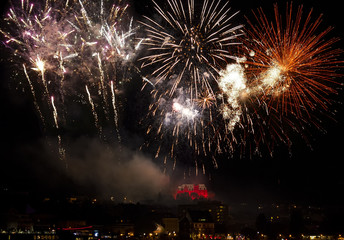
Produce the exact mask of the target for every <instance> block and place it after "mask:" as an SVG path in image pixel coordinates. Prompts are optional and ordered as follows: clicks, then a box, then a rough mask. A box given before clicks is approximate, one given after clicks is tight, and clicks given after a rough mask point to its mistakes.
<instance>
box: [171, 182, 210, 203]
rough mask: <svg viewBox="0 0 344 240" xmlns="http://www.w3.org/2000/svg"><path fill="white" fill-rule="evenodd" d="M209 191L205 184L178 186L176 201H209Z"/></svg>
mask: <svg viewBox="0 0 344 240" xmlns="http://www.w3.org/2000/svg"><path fill="white" fill-rule="evenodd" d="M208 197H209V196H208V190H207V188H206V186H205V185H204V184H182V185H181V186H178V190H177V193H176V197H175V198H176V199H181V198H191V199H192V200H195V199H208Z"/></svg>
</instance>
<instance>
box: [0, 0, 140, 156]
mask: <svg viewBox="0 0 344 240" xmlns="http://www.w3.org/2000/svg"><path fill="white" fill-rule="evenodd" d="M18 3H19V4H18V5H12V7H11V8H10V9H9V13H8V14H7V16H6V18H5V21H6V28H4V29H1V30H0V33H1V34H2V35H3V36H4V38H5V40H4V44H5V46H6V47H7V48H9V49H10V50H12V53H13V62H14V63H16V62H21V63H22V66H23V67H22V68H21V69H23V72H24V74H25V77H26V79H27V81H28V83H29V87H30V91H31V93H32V96H33V101H34V105H35V107H36V110H37V112H38V113H39V115H40V117H41V119H42V122H43V123H44V125H45V127H46V128H47V127H49V126H50V127H51V128H53V129H56V130H60V129H61V128H63V127H64V126H65V124H67V123H68V121H71V122H74V119H68V118H69V114H70V111H73V110H70V109H69V108H70V107H71V104H70V103H73V102H79V103H89V104H90V106H91V107H90V108H89V109H91V111H92V114H93V116H94V124H95V126H96V128H97V129H98V132H99V135H100V136H102V133H103V132H102V129H103V127H102V125H105V124H106V125H110V122H112V124H114V129H116V131H115V132H113V133H114V134H116V135H117V139H118V141H120V140H121V138H120V135H119V123H118V109H117V105H116V102H118V101H115V94H116V92H118V91H119V89H120V87H121V86H122V85H123V83H125V82H126V81H128V80H129V78H130V76H129V75H128V74H127V73H128V69H129V68H130V67H131V66H132V64H131V62H132V61H133V59H134V58H135V54H136V51H138V50H139V47H140V44H141V42H142V40H141V41H137V42H136V41H135V37H134V34H135V27H134V26H133V25H134V24H133V19H132V18H130V16H129V14H128V12H127V9H128V7H129V6H128V4H125V3H124V2H122V1H121V0H119V1H117V2H116V3H114V4H112V3H110V1H105V0H101V1H99V2H97V3H92V2H89V1H83V0H45V1H44V2H42V4H41V5H40V4H33V3H30V2H29V1H28V0H21V1H20V2H18ZM85 89H86V91H85ZM51 96H54V97H51ZM66 101H68V102H66ZM51 113H52V114H51ZM57 113H59V116H58V115H57ZM72 113H73V112H72ZM111 116H113V117H111ZM58 140H59V145H60V146H61V143H62V140H61V135H60V134H58ZM61 149H62V148H61ZM61 149H60V152H61V153H62V152H63V149H62V150H61ZM63 154H64V152H63Z"/></svg>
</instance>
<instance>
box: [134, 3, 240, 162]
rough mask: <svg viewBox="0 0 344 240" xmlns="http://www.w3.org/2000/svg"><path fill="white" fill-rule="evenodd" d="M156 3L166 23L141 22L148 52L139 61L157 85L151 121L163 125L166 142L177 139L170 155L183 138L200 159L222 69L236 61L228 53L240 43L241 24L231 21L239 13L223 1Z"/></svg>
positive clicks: (206, 148)
mask: <svg viewBox="0 0 344 240" xmlns="http://www.w3.org/2000/svg"><path fill="white" fill-rule="evenodd" d="M153 3H154V8H155V10H156V11H157V13H158V14H159V15H160V17H161V21H158V20H154V19H151V18H148V17H145V21H144V22H142V24H143V26H144V27H145V30H146V32H147V36H145V41H143V43H142V44H143V45H145V46H146V47H147V52H148V53H147V55H146V56H143V57H142V58H141V59H140V61H141V62H142V65H141V68H143V69H149V70H150V72H151V74H150V75H149V77H147V78H148V79H149V81H147V80H148V79H147V78H146V79H147V80H145V85H147V83H149V85H148V86H153V90H152V91H151V95H152V97H153V103H152V104H151V106H150V116H154V117H155V119H156V121H157V122H158V123H157V125H158V126H157V127H156V129H157V133H158V134H159V135H160V139H161V140H163V137H165V136H166V135H169V134H171V135H172V136H173V139H174V140H173V143H172V145H171V147H170V155H171V156H173V155H174V149H175V145H176V144H177V143H180V141H184V140H183V139H184V138H185V139H187V140H186V141H187V144H188V145H189V146H191V147H192V148H194V150H195V152H196V153H197V154H200V152H201V151H202V152H204V153H205V152H206V151H209V148H210V146H209V144H210V142H211V140H210V139H208V136H209V132H210V131H213V129H212V128H211V127H209V126H210V125H211V124H208V123H207V122H211V121H212V120H213V116H212V113H213V112H214V111H213V108H215V106H216V102H217V91H218V87H217V78H218V76H219V71H220V69H221V64H223V63H225V59H235V57H234V56H232V55H231V54H230V52H229V51H228V48H230V47H231V46H232V45H236V44H238V43H237V42H236V38H237V36H238V35H240V32H239V30H240V28H241V25H238V26H237V25H232V22H231V20H232V19H233V17H234V16H235V15H236V14H237V13H234V14H230V8H229V7H228V3H227V2H225V3H222V2H221V1H212V0H211V1H208V0H205V1H204V2H203V4H202V6H199V5H198V4H197V5H195V2H194V0H188V1H181V0H169V1H167V3H168V7H167V9H166V10H164V9H163V8H162V7H160V6H159V5H158V4H157V3H156V2H154V1H153ZM152 128H153V127H152V126H150V127H149V128H148V131H151V129H152ZM159 150H160V147H159Z"/></svg>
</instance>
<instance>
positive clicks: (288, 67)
mask: <svg viewBox="0 0 344 240" xmlns="http://www.w3.org/2000/svg"><path fill="white" fill-rule="evenodd" d="M302 9H303V8H302V6H299V7H298V8H297V12H296V14H294V13H292V4H290V5H288V4H287V8H286V18H285V21H283V18H282V17H281V15H280V14H279V11H278V7H277V4H275V5H274V16H275V21H274V22H273V21H270V20H268V17H267V16H266V15H265V13H264V12H263V10H262V9H258V10H257V12H255V11H253V14H254V17H255V19H256V20H257V21H256V22H257V24H254V23H252V22H251V21H250V20H248V28H247V29H246V32H247V37H248V38H247V39H246V40H245V42H244V44H243V46H244V47H245V51H246V52H247V62H246V66H247V72H248V74H249V75H251V77H252V79H253V80H252V82H251V84H252V85H253V86H254V87H253V92H255V93H254V95H256V96H257V95H260V96H262V98H261V100H263V101H264V102H266V103H267V105H268V106H269V108H270V109H274V111H277V112H279V113H280V114H282V115H287V114H288V113H289V114H292V115H295V116H296V117H297V118H301V117H303V116H307V115H308V116H310V112H312V111H314V110H315V108H316V107H317V106H321V108H322V109H323V110H327V108H328V104H329V103H330V100H329V98H328V95H329V94H331V93H336V90H335V84H336V83H337V82H336V78H337V77H338V76H339V75H340V74H339V73H337V70H338V68H339V67H340V66H339V65H340V64H342V61H340V60H338V59H337V57H338V56H339V55H340V54H341V52H342V51H341V50H339V49H334V48H333V44H334V43H336V42H337V41H338V38H331V39H329V40H325V36H326V35H328V33H329V32H330V31H331V29H332V28H331V27H328V28H326V29H325V30H323V31H318V29H319V25H320V23H321V21H322V19H321V16H319V17H318V18H316V19H315V21H313V22H312V19H311V14H312V11H310V12H309V13H308V14H307V15H306V16H305V17H302Z"/></svg>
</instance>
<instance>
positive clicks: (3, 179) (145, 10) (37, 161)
mask: <svg viewBox="0 0 344 240" xmlns="http://www.w3.org/2000/svg"><path fill="white" fill-rule="evenodd" d="M13 2H15V1H13ZM159 2H163V1H159ZM273 3H274V1H272V0H269V1H267V0H264V1H263V0H261V1H257V0H255V1H235V0H232V1H231V6H232V9H233V11H234V10H235V11H236V10H240V11H241V14H240V16H239V17H238V18H237V20H236V21H238V23H240V21H244V18H243V16H244V15H249V14H250V11H251V9H256V8H257V7H260V6H262V7H263V8H264V9H266V12H268V11H270V12H271V11H272V6H273ZM299 3H302V4H304V5H305V11H306V12H307V10H308V9H310V8H311V7H313V8H314V16H317V15H319V14H321V13H323V14H324V16H323V19H324V20H323V22H324V23H323V25H324V26H327V25H331V26H333V27H334V30H333V31H332V33H331V34H332V35H331V36H338V37H342V35H343V32H344V31H343V30H344V25H343V23H342V21H341V20H340V19H341V10H340V7H338V5H337V2H336V1H335V0H330V1H326V2H325V1H319V0H317V1H315V0H313V1H311V0H307V1H294V4H295V5H296V4H299ZM1 4H2V5H1V9H3V8H4V7H3V5H4V1H2V2H1ZM279 4H280V5H283V4H284V1H279ZM132 5H133V9H134V10H135V12H136V17H137V18H140V15H141V14H147V15H149V14H151V13H152V3H150V1H148V0H138V1H136V2H134V3H133V4H132ZM3 12H6V11H3ZM338 45H339V47H342V48H343V46H344V45H343V40H341V42H340V43H339V44H338ZM1 54H2V55H3V56H4V58H3V59H2V61H1V73H2V74H1V83H0V87H1V90H0V112H1V114H0V116H1V118H0V121H1V122H0V128H1V129H0V132H1V140H2V141H1V145H0V159H1V162H0V164H1V168H0V175H1V176H0V187H1V188H10V189H18V190H23V191H37V192H44V191H47V192H51V191H52V190H51V189H53V191H56V192H58V191H61V192H73V191H76V192H79V193H83V192H87V189H88V188H93V189H98V188H99V186H97V183H96V181H89V182H88V181H86V182H87V183H85V181H83V179H86V178H87V177H84V178H81V177H80V178H78V179H76V178H73V177H70V175H68V174H67V177H66V174H65V173H64V172H63V170H61V166H60V165H61V164H58V165H55V164H52V163H51V159H46V158H49V157H50V154H51V153H48V154H47V153H46V152H45V151H46V150H45V147H44V146H45V145H46V142H49V141H50V140H51V136H48V137H47V136H46V135H45V134H44V130H43V127H42V126H41V124H40V119H39V117H38V116H37V114H36V111H35V109H34V106H33V103H32V99H31V98H30V97H31V96H30V94H25V93H23V91H22V88H23V86H21V85H20V84H19V85H18V82H17V81H16V77H15V76H13V74H12V73H11V70H12V69H13V65H11V63H9V61H8V58H7V55H6V54H5V51H4V48H3V47H2V49H1ZM11 66H12V67H11ZM340 81H342V80H340ZM133 88H134V89H135V87H133ZM138 96H139V95H138ZM138 96H136V97H138ZM342 96H343V91H340V92H339V95H338V96H335V97H334V98H336V100H337V101H339V102H343V101H342V100H343V97H342ZM135 100H137V99H131V101H130V100H129V102H130V103H134V102H135ZM133 109H135V107H133V108H132V109H130V111H132V112H134V110H133ZM333 111H336V115H335V117H334V118H335V120H334V121H332V120H326V118H325V119H324V122H323V127H324V129H326V131H327V132H326V133H320V132H317V131H314V133H313V134H312V137H311V138H312V140H311V142H312V149H310V148H309V147H308V146H307V145H306V144H305V143H304V142H303V141H302V140H300V139H299V137H297V136H295V138H294V141H293V147H292V155H291V156H290V154H289V153H288V150H287V149H286V148H285V147H284V146H280V147H277V148H276V151H275V154H274V156H273V157H270V155H269V154H266V153H264V152H263V153H262V156H260V157H256V156H255V157H252V158H238V157H237V156H234V157H231V156H223V157H221V158H220V159H219V169H217V170H210V173H211V181H209V177H208V175H207V176H205V177H204V179H205V180H204V181H206V182H207V184H208V186H209V187H210V189H211V190H212V191H213V192H215V194H216V195H217V196H218V197H219V198H221V199H226V200H228V201H257V202H259V201H283V200H287V201H292V202H293V201H298V202H303V203H306V204H307V203H329V204H331V203H332V204H334V203H336V204H339V203H341V201H340V199H339V192H340V191H341V190H342V189H343V187H344V180H343V178H342V171H343V170H342V168H341V166H342V161H343V149H342V147H343V143H344V142H343V138H342V136H344V129H343V127H344V125H343V120H344V108H343V106H342V104H341V103H335V104H334V105H333ZM312 131H313V130H312ZM128 132H129V133H128V136H129V135H130V138H131V139H135V140H133V141H137V142H140V140H141V138H143V137H142V136H137V137H135V128H131V129H129V130H128ZM140 134H141V133H137V135H140ZM81 135H82V136H80V138H83V137H84V136H83V134H81ZM86 135H87V134H86ZM76 139H79V138H78V137H76ZM78 141H79V140H78ZM75 144H79V145H82V146H86V148H87V147H92V146H94V145H90V144H89V143H84V142H83V141H82V140H80V141H79V142H77V143H75ZM83 144H84V145H83ZM79 145H78V146H79ZM95 145H96V144H95ZM134 146H136V145H134ZM134 146H133V148H134ZM131 150H132V149H131ZM40 151H42V152H43V153H42V154H38V153H39V152H40ZM86 153H87V154H89V152H86ZM86 153H85V154H86ZM96 157H98V156H97V155H96V153H95V158H96ZM80 158H81V157H80ZM100 160H101V158H100ZM90 161H91V160H90ZM89 164H90V165H87V164H85V165H84V166H94V165H92V164H94V162H93V161H92V162H91V163H89ZM97 164H99V163H97ZM107 164H108V163H107ZM110 165H111V164H110ZM75 166H78V165H75ZM96 166H98V165H96ZM79 167H80V166H79ZM130 167H131V166H127V169H130ZM147 168H148V169H151V172H149V171H147V173H146V174H147V175H152V174H153V175H154V174H157V173H156V171H155V170H156V169H155V168H154V167H152V166H151V165H149V166H148V167H147ZM93 170H94V169H87V168H82V171H83V173H84V174H85V175H92V174H94V172H93ZM70 171H72V170H70ZM179 171H181V172H183V170H181V169H179ZM177 172H178V171H177ZM177 172H176V173H172V174H171V179H172V180H173V181H174V182H175V183H177V182H178V183H181V182H183V180H181V179H176V176H179V173H177ZM72 174H77V173H72ZM157 175H158V174H157ZM96 176H98V175H96ZM80 179H81V180H80ZM142 181H143V180H142ZM187 181H191V180H187ZM197 181H201V180H200V179H198V180H197ZM100 182H101V185H102V186H105V185H107V184H106V183H105V182H106V179H103V180H101V181H100ZM80 189H82V190H80ZM133 189H134V190H133V191H136V190H135V188H133Z"/></svg>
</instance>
